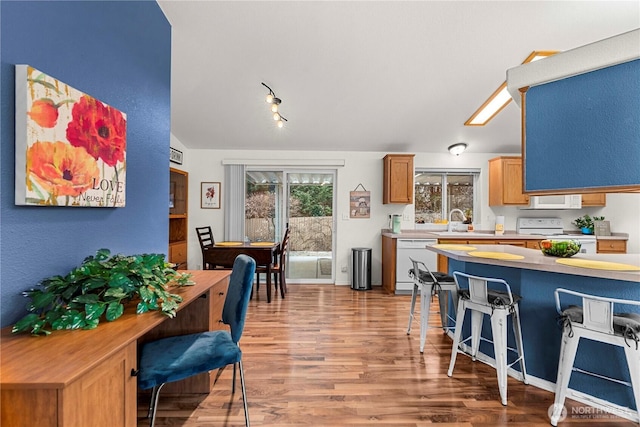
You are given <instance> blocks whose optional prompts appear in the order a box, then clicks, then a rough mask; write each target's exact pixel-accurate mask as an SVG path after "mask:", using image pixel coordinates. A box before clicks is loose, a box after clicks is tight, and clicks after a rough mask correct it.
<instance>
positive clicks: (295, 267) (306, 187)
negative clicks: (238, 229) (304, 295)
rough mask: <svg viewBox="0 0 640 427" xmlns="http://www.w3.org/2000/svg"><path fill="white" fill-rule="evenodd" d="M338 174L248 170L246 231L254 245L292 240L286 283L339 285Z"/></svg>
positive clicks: (305, 170) (309, 171)
mask: <svg viewBox="0 0 640 427" xmlns="http://www.w3.org/2000/svg"><path fill="white" fill-rule="evenodd" d="M335 176H336V173H335V171H331V170H329V171H327V170H308V169H304V170H297V169H296V170H293V169H290V170H285V169H280V170H266V169H263V168H261V169H248V170H247V171H246V197H245V232H246V234H247V238H249V239H250V240H252V241H280V240H282V236H283V235H284V230H285V229H286V227H287V224H288V226H289V229H290V233H291V234H290V240H289V248H288V255H287V260H286V262H287V268H286V272H287V283H291V284H296V283H333V282H334V269H333V266H334V265H335V262H334V250H333V248H334V240H335V239H334V233H333V230H334V216H333V212H334V209H335V189H334V185H335Z"/></svg>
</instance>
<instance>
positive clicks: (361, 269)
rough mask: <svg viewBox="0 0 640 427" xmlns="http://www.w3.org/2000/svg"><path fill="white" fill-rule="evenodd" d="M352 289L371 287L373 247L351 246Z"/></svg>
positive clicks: (363, 289)
mask: <svg viewBox="0 0 640 427" xmlns="http://www.w3.org/2000/svg"><path fill="white" fill-rule="evenodd" d="M351 289H355V290H357V291H367V290H370V289H371V248H351Z"/></svg>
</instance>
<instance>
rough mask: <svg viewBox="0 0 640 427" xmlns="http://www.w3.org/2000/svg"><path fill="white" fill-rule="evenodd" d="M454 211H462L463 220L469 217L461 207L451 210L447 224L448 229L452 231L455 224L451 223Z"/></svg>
mask: <svg viewBox="0 0 640 427" xmlns="http://www.w3.org/2000/svg"><path fill="white" fill-rule="evenodd" d="M454 212H460V215H462V220H463V221H466V220H467V217H466V216H465V215H464V212H462V211H461V210H460V209H451V212H449V224H448V225H447V231H449V232H451V231H453V224H451V215H452V214H453V213H454Z"/></svg>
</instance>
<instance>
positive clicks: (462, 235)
mask: <svg viewBox="0 0 640 427" xmlns="http://www.w3.org/2000/svg"><path fill="white" fill-rule="evenodd" d="M567 234H570V235H571V234H574V235H575V236H582V234H580V233H572V232H567ZM611 234H612V235H611V236H597V237H596V239H601V240H629V234H627V233H611ZM382 235H383V236H386V237H391V238H392V239H443V240H444V239H447V240H448V239H461V240H462V239H473V240H476V239H478V240H481V239H485V240H496V239H500V240H542V239H543V238H544V237H543V236H538V235H534V234H518V233H516V232H515V231H505V232H504V234H502V235H496V234H495V233H494V232H493V231H487V230H476V231H461V232H455V233H452V234H443V233H442V232H438V231H430V230H401V232H400V233H397V234H396V233H392V232H391V231H390V230H389V229H383V230H382ZM564 237H566V236H564Z"/></svg>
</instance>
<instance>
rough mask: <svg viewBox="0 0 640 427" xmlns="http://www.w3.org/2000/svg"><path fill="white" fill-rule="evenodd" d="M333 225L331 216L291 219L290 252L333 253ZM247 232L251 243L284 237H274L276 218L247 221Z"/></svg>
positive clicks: (278, 239)
mask: <svg viewBox="0 0 640 427" xmlns="http://www.w3.org/2000/svg"><path fill="white" fill-rule="evenodd" d="M332 224H333V217H331V216H320V217H299V218H290V219H289V228H290V229H291V238H290V240H289V250H290V251H292V252H301V251H311V252H328V251H331V243H332V241H333V231H332ZM245 230H246V233H247V237H249V239H250V240H251V241H273V240H275V241H280V240H281V239H282V236H275V235H274V234H275V223H274V218H251V219H246V220H245Z"/></svg>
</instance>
